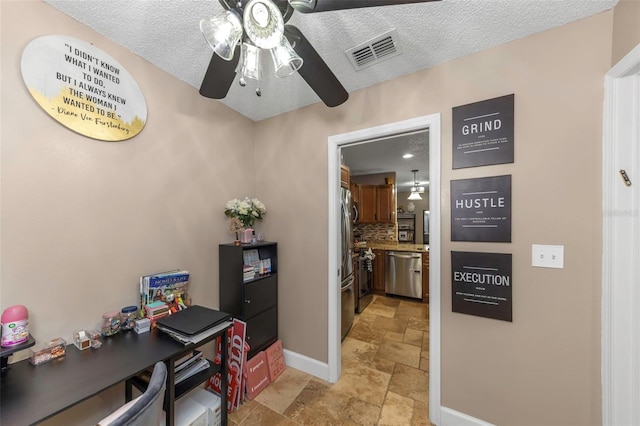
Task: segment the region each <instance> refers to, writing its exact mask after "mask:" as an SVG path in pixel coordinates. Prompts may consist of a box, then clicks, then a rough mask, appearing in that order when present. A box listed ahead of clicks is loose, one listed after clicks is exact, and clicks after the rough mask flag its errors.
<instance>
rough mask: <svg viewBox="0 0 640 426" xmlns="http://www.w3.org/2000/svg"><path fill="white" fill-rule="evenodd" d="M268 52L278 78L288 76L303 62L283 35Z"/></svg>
mask: <svg viewBox="0 0 640 426" xmlns="http://www.w3.org/2000/svg"><path fill="white" fill-rule="evenodd" d="M269 52H270V53H271V59H273V67H274V69H275V72H276V77H278V78H283V77H288V76H290V75H291V74H293V73H294V72H296V71H298V70H299V69H300V68H301V67H302V64H303V62H304V61H303V60H302V58H301V57H300V56H299V55H298V54H297V53H296V51H295V50H293V47H291V44H290V43H289V40H287V38H286V37H284V36H283V37H282V39H281V40H280V44H279V45H277V46H276V47H274V48H272V49H270V50H269Z"/></svg>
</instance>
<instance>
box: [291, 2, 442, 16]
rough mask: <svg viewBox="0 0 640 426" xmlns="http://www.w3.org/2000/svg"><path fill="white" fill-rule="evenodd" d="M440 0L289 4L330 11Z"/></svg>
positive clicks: (302, 9) (308, 10)
mask: <svg viewBox="0 0 640 426" xmlns="http://www.w3.org/2000/svg"><path fill="white" fill-rule="evenodd" d="M432 1H440V0H289V4H291V6H292V7H293V8H294V9H296V10H297V11H298V12H302V13H314V12H328V11H331V10H342V9H358V8H361V7H379V6H396V5H399V4H409V3H428V2H432Z"/></svg>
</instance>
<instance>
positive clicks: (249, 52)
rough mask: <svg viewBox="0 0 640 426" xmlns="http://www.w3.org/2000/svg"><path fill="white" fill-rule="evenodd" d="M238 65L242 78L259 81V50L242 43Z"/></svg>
mask: <svg viewBox="0 0 640 426" xmlns="http://www.w3.org/2000/svg"><path fill="white" fill-rule="evenodd" d="M238 65H239V67H240V70H241V76H242V77H244V78H250V79H252V80H259V79H260V76H261V69H260V49H258V48H257V47H255V46H254V45H252V44H249V43H242V47H241V50H240V61H239V62H238Z"/></svg>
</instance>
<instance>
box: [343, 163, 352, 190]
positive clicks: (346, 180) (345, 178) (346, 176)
mask: <svg viewBox="0 0 640 426" xmlns="http://www.w3.org/2000/svg"><path fill="white" fill-rule="evenodd" d="M350 181H351V177H350V171H349V167H348V166H345V165H344V164H341V165H340V186H341V187H342V188H349V182H350Z"/></svg>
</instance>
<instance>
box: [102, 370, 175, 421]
mask: <svg viewBox="0 0 640 426" xmlns="http://www.w3.org/2000/svg"><path fill="white" fill-rule="evenodd" d="M166 382H167V366H166V365H164V362H157V363H156V365H155V366H154V367H153V373H152V374H151V379H150V380H149V386H148V387H147V390H146V391H144V393H143V394H142V395H140V396H139V397H138V398H136V399H134V400H132V401H129V402H128V403H126V404H125V405H123V406H122V407H120V408H119V409H118V410H116V411H114V412H113V413H111V414H110V415H108V416H107V417H105V418H104V419H102V420H101V421H100V422H99V423H98V426H151V425H160V424H161V423H162V416H163V411H162V406H163V403H164V390H165V386H166Z"/></svg>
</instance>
